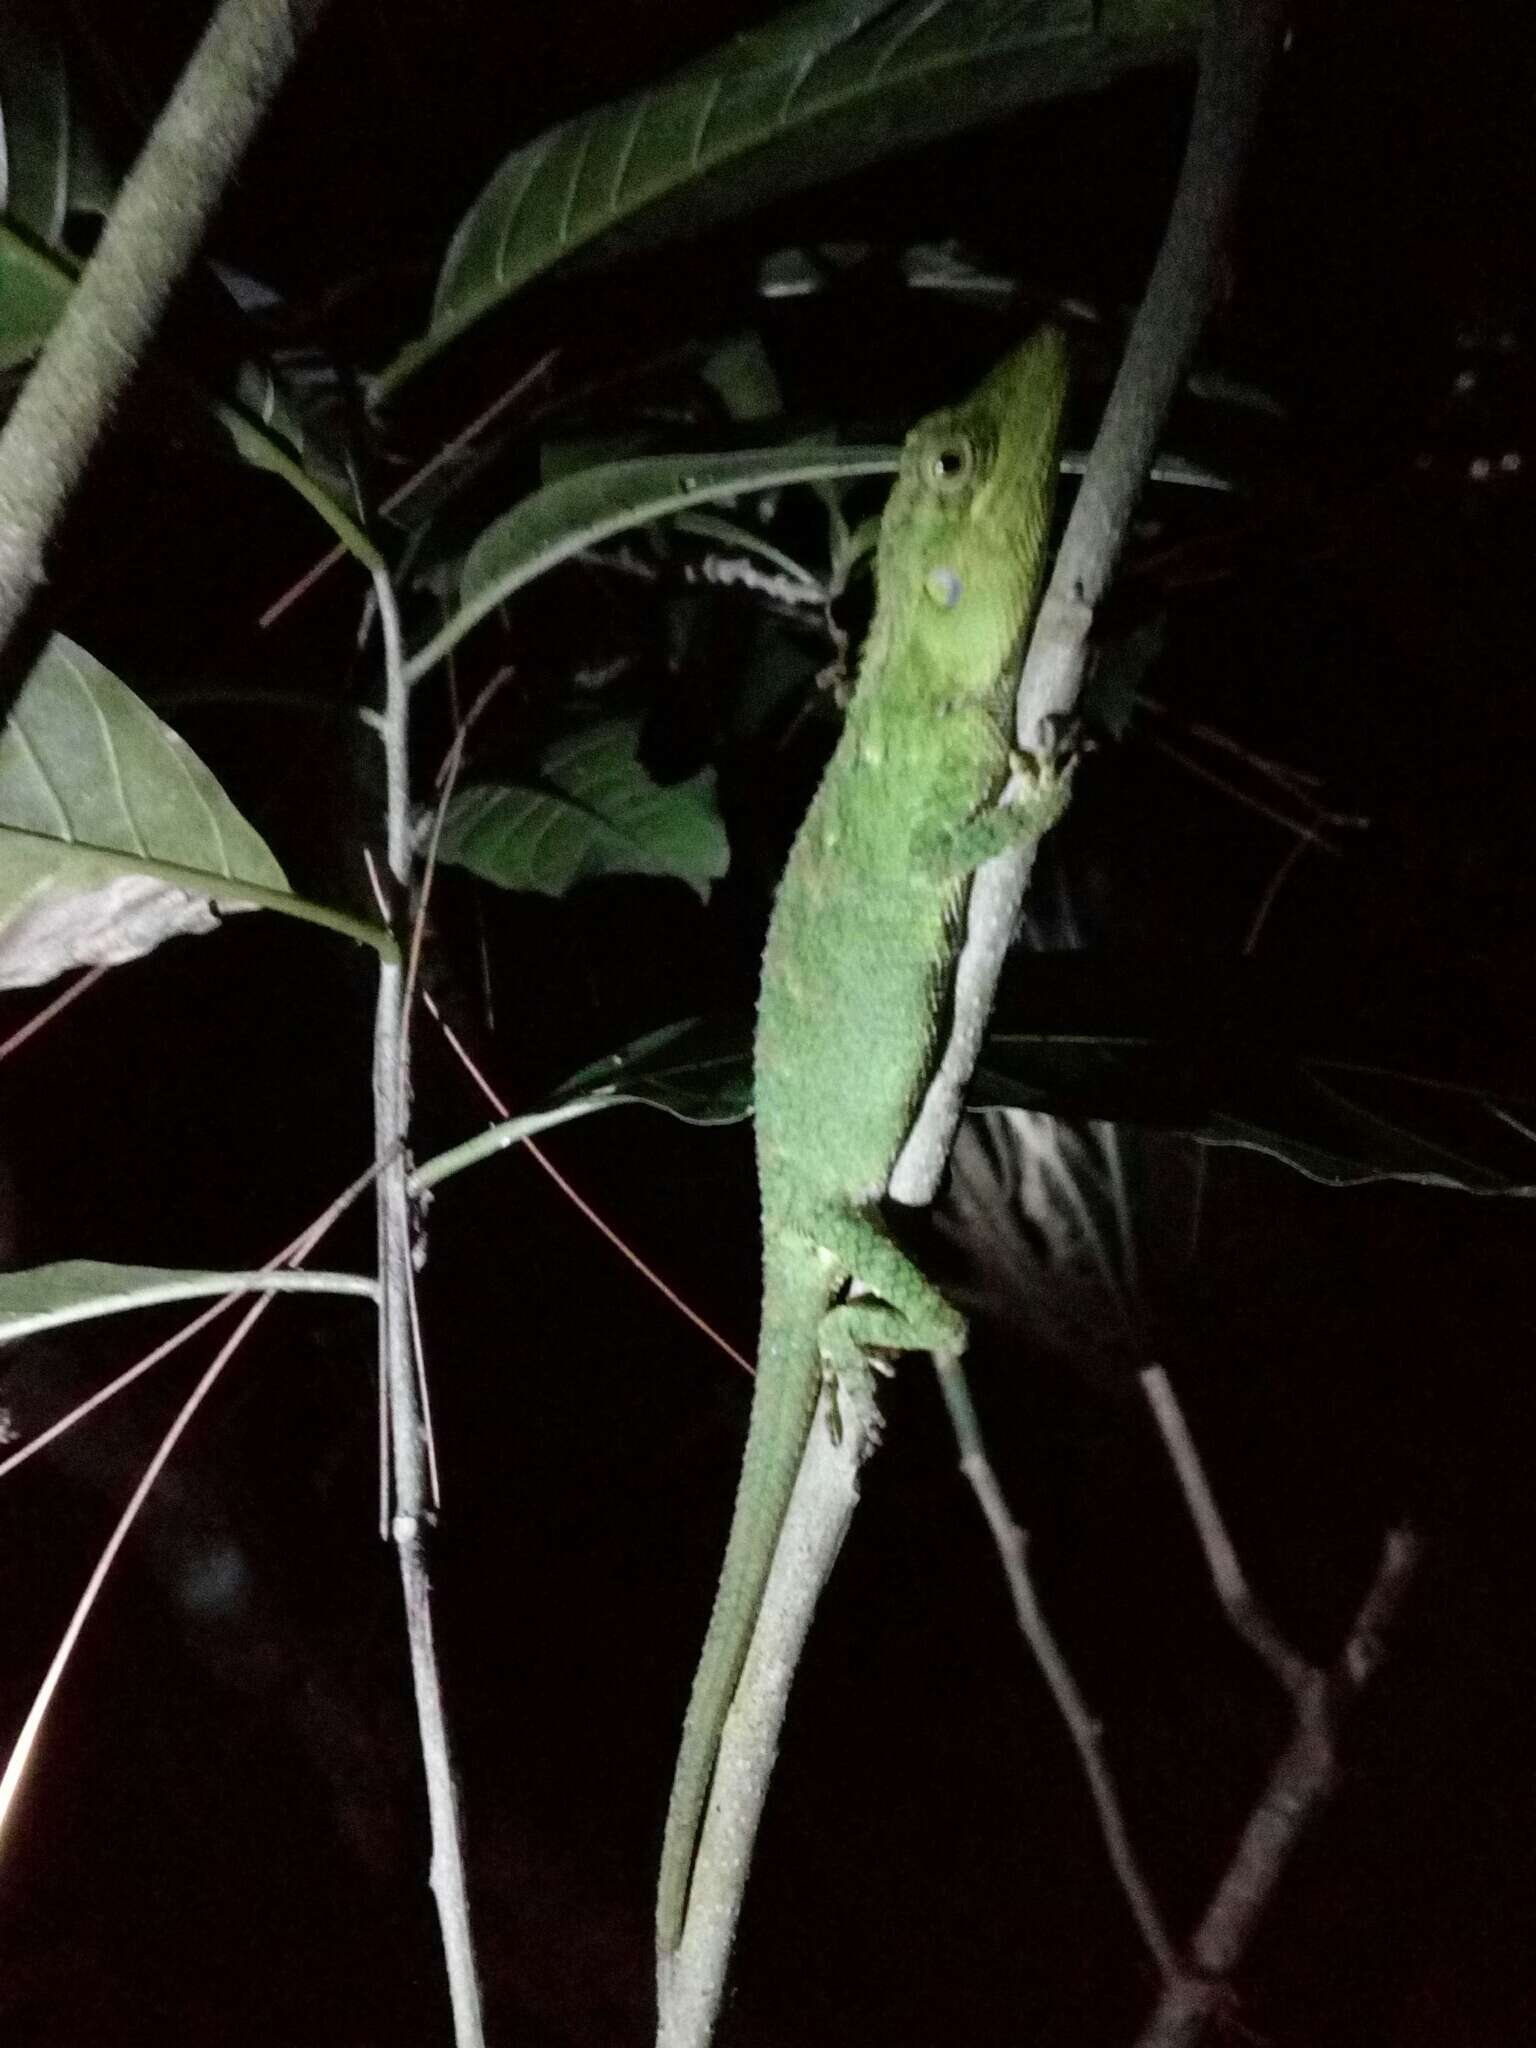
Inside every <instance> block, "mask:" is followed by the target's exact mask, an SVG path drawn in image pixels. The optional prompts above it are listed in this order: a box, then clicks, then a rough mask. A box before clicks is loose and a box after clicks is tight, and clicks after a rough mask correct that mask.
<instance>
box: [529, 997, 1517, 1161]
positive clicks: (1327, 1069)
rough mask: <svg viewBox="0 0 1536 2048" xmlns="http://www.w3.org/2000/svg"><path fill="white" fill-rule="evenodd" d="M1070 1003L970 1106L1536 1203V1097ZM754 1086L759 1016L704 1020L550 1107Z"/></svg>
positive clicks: (716, 1095) (643, 1046)
mask: <svg viewBox="0 0 1536 2048" xmlns="http://www.w3.org/2000/svg"><path fill="white" fill-rule="evenodd" d="M1080 957H1081V956H1079V958H1080ZM1040 964H1041V963H1040V962H1038V961H1036V962H1032V963H1031V972H1032V973H1033V970H1034V968H1036V967H1038V966H1039V965H1040ZM1053 964H1058V965H1059V964H1060V962H1059V961H1058V962H1055V963H1053ZM1071 980H1072V981H1075V980H1076V976H1073V977H1071ZM1069 1003H1070V997H1069ZM1063 1007H1064V1005H1063V1003H1062V1002H1061V1001H1059V1000H1053V1001H1052V1002H1051V1004H1050V1008H1051V1010H1052V1013H1053V1014H1052V1016H1051V1021H1050V1022H1049V1023H1048V1024H1044V1025H1042V1026H1041V1027H1040V1028H1038V1029H1034V1030H1029V1031H1025V1030H1020V1029H1017V1028H1012V1027H1009V1026H1007V1025H1006V1024H1005V1025H1003V1026H1001V1027H999V1028H996V1029H994V1030H993V1031H992V1032H991V1034H990V1035H989V1037H988V1039H987V1041H986V1045H985V1047H984V1049H983V1054H982V1059H981V1062H980V1064H979V1065H978V1067H977V1071H976V1075H975V1078H974V1080H973V1082H972V1085H971V1089H970V1094H969V1098H968V1104H967V1106H968V1107H969V1108H971V1109H974V1110H981V1109H993V1108H1015V1109H1024V1110H1030V1111H1035V1112H1042V1113H1045V1114H1048V1115H1051V1116H1055V1117H1059V1118H1062V1119H1065V1120H1067V1121H1070V1122H1073V1123H1081V1124H1087V1123H1090V1122H1093V1123H1106V1122H1107V1123H1123V1124H1127V1125H1143V1126H1148V1127H1151V1128H1153V1129H1158V1130H1163V1131H1167V1132H1171V1133H1175V1134H1181V1135H1183V1136H1184V1137H1187V1138H1191V1139H1193V1140H1195V1141H1196V1142H1197V1143H1200V1144H1205V1145H1221V1146H1227V1145H1236V1146H1243V1147H1247V1148H1249V1149H1251V1150H1255V1151H1260V1152H1265V1153H1268V1154H1269V1156H1270V1157H1271V1158H1273V1159H1275V1160H1276V1161H1277V1162H1278V1163H1279V1164H1281V1165H1283V1166H1287V1167H1289V1168H1290V1169H1291V1170H1292V1171H1293V1172H1296V1173H1300V1174H1303V1175H1305V1176H1306V1177H1307V1178H1308V1179H1312V1180H1318V1181H1322V1182H1324V1183H1325V1184H1327V1185H1329V1186H1334V1187H1347V1186H1354V1185H1358V1184H1360V1183H1362V1182H1367V1181H1373V1180H1404V1181H1413V1182H1419V1183H1422V1184H1425V1185H1428V1186H1433V1187H1444V1188H1454V1189H1459V1190H1461V1191H1463V1192H1466V1193H1471V1194H1502V1195H1516V1196H1529V1195H1532V1194H1536V1103H1532V1102H1530V1101H1526V1100H1523V1099H1516V1098H1513V1097H1511V1096H1509V1095H1508V1094H1505V1093H1500V1092H1499V1091H1498V1090H1496V1089H1493V1088H1488V1089H1481V1088H1477V1087H1475V1086H1469V1085H1466V1084H1462V1083H1456V1082H1451V1081H1448V1080H1446V1079H1445V1078H1444V1077H1442V1076H1440V1075H1438V1074H1436V1073H1434V1072H1433V1071H1429V1070H1425V1069H1420V1070H1417V1071H1415V1070H1414V1069H1412V1068H1409V1067H1403V1068H1401V1069H1388V1068H1387V1067H1386V1066H1385V1065H1383V1064H1380V1063H1377V1064H1374V1065H1373V1064H1368V1063H1366V1062H1364V1061H1363V1060H1361V1059H1349V1058H1345V1057H1324V1056H1321V1055H1315V1054H1303V1053H1301V1052H1299V1051H1297V1050H1296V1049H1295V1048H1294V1047H1291V1048H1290V1049H1286V1048H1285V1047H1284V1046H1283V1045H1282V1044H1281V1043H1280V1042H1279V1041H1278V1039H1277V1038H1276V1037H1275V1036H1274V1035H1273V1034H1271V1035H1270V1037H1269V1038H1268V1039H1267V1040H1265V1039H1262V1038H1261V1037H1260V1035H1259V1033H1258V1031H1257V1030H1255V1031H1253V1032H1249V1031H1246V1030H1244V1031H1241V1032H1240V1033H1239V1034H1238V1036H1237V1037H1236V1039H1233V1038H1230V1037H1228V1038H1218V1037H1215V1036H1212V1035H1210V1034H1207V1035H1206V1037H1205V1038H1204V1040H1203V1041H1202V1039H1201V1037H1200V1035H1199V1034H1198V1033H1191V1032H1189V1031H1187V1030H1183V1029H1179V1028H1175V1027H1173V1026H1172V1025H1171V1024H1170V1021H1169V1019H1168V1017H1167V1015H1166V1014H1157V1015H1155V1016H1150V1018H1149V1012H1151V1010H1152V1009H1153V1007H1154V1006H1152V1005H1151V1004H1144V1003H1143V1002H1142V1000H1141V997H1140V996H1139V995H1138V994H1137V993H1136V992H1135V991H1134V990H1133V991H1132V994H1131V999H1130V1002H1129V1003H1128V1004H1127V1005H1125V1006H1124V1007H1126V1008H1132V1007H1134V1008H1136V1009H1139V1010H1141V1011H1142V1013H1143V1014H1142V1015H1140V1016H1139V1017H1138V1016H1133V1015H1129V1016H1124V1017H1122V1018H1120V1019H1118V1020H1117V1028H1114V1029H1110V1028H1108V1027H1107V1026H1106V1024H1105V1022H1104V1021H1103V1019H1102V1016H1101V1014H1100V1011H1101V1009H1102V1005H1100V1004H1099V1003H1097V1002H1092V1003H1089V1004H1086V1005H1084V1007H1083V1016H1082V1021H1081V1027H1080V1028H1074V1026H1073V1023H1072V1021H1071V1019H1070V1017H1066V1016H1064V1015H1063V1014H1062V1011H1063ZM1163 1009H1164V1012H1166V1005H1164V1006H1163ZM1138 1026H1140V1027H1141V1028H1137V1027H1138ZM751 1085H752V1084H751V1034H750V1027H749V1025H748V1022H747V1020H746V1019H745V1018H744V1017H743V1018H734V1019H733V1018H699V1019H693V1020H690V1021H689V1022H686V1023H681V1024H674V1025H671V1026H668V1027H667V1028H666V1029H664V1030H662V1031H656V1032H651V1033H649V1034H647V1036H645V1037H644V1038H639V1039H636V1040H635V1041H634V1042H633V1043H632V1044H630V1045H627V1046H623V1047H621V1048H620V1049H619V1050H618V1051H617V1052H614V1053H612V1054H610V1055H609V1056H608V1058H606V1059H604V1060H599V1061H597V1062H595V1063H594V1064H593V1065H592V1066H590V1067H585V1068H583V1069H582V1070H581V1072H580V1073H578V1074H573V1075H572V1076H571V1077H570V1079H569V1080H568V1081H566V1082H565V1083H563V1085H562V1086H561V1087H560V1088H559V1089H558V1090H557V1091H556V1093H555V1095H554V1096H553V1097H552V1098H551V1101H552V1102H553V1103H556V1104H561V1105H575V1104H585V1105H587V1106H590V1107H591V1108H593V1109H598V1108H604V1107H607V1106H609V1105H612V1104H617V1103H623V1102H633V1103H643V1104H645V1105H647V1106H649V1107H652V1108H657V1109H664V1110H666V1111H667V1112H668V1113H669V1114H671V1115H673V1116H678V1117H682V1118H684V1119H686V1120H687V1121H689V1122H691V1123H729V1122H732V1121H734V1120H736V1119H738V1118H740V1117H743V1116H746V1115H749V1114H750V1105H751Z"/></svg>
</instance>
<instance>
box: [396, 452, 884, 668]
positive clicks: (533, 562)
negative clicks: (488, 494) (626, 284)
mask: <svg viewBox="0 0 1536 2048" xmlns="http://www.w3.org/2000/svg"><path fill="white" fill-rule="evenodd" d="M900 455H901V451H900V449H898V448H831V447H827V446H825V445H818V446H805V445H800V446H790V447H785V448H748V449H744V450H739V451H738V452H737V453H735V454H733V455H697V456H694V455H644V456H639V457H637V458H636V459H635V460H633V461H630V462H605V463H601V464H599V465H598V466H597V467H595V468H592V469H583V470H581V471H579V472H578V473H577V474H576V475H574V476H565V477H561V478H560V479H559V480H558V481H557V482H555V483H551V484H546V485H544V487H543V488H542V489H541V490H537V491H534V492H532V493H530V495H529V496H528V497H526V498H524V499H523V501H522V502H521V504H518V505H514V506H513V508H512V510H511V511H510V512H505V513H503V514H502V516H501V517H500V518H499V519H497V520H495V521H493V523H492V524H491V525H490V526H488V527H487V528H486V529H485V531H484V532H483V533H482V534H481V535H480V536H479V538H478V539H477V540H476V541H475V543H474V545H473V547H471V549H470V550H469V553H468V555H467V556H466V557H465V561H464V568H463V573H462V574H461V576H460V579H459V609H458V610H457V611H456V612H455V613H454V615H453V617H452V618H451V619H449V620H448V621H447V623H446V624H445V625H444V626H443V627H442V628H441V629H440V630H439V631H438V632H437V633H435V634H434V635H433V637H432V638H431V639H430V640H429V641H428V642H427V644H426V646H425V647H423V648H421V649H420V650H419V651H418V652H417V653H415V654H413V655H412V656H411V658H410V660H409V661H408V662H407V663H406V665H405V674H406V679H407V681H408V682H412V683H414V682H418V681H420V679H421V677H422V676H424V675H425V674H426V673H427V672H428V670H429V669H431V668H433V667H435V666H436V664H437V663H438V662H439V661H441V660H442V659H443V657H444V655H446V654H447V653H449V652H450V650H451V649H453V648H454V647H456V646H457V645H458V643H459V641H460V640H462V639H463V638H464V635H465V634H466V633H467V632H469V630H470V629H471V627H473V626H476V625H478V624H479V622H480V620H481V619H483V618H484V617H485V616H486V615H487V613H489V612H492V611H494V610H495V609H496V607H497V606H498V605H500V604H503V603H505V601H506V600H507V598H509V597H510V596H511V595H512V593H513V592H514V591H516V590H520V589H521V588H522V587H523V585H524V584H525V583H531V582H532V581H533V580H534V578H535V577H537V576H542V575H544V574H545V572H546V571H547V570H550V569H553V568H555V567H556V566H557V565H558V564H559V563H561V562H565V561H569V560H570V558H571V557H572V556H573V555H576V554H580V553H581V552H582V550H583V549H585V548H589V547H592V546H595V545H596V543H597V542H599V541H603V540H611V539H612V538H613V536H614V535H615V534H618V533H624V532H626V531H628V530H629V529H630V528H631V527H635V526H643V525H645V524H646V522H647V521H648V520H651V519H660V518H663V517H665V516H666V515H667V514H669V513H672V512H680V511H682V510H683V509H684V507H686V506H693V505H703V504H709V503H711V502H712V501H714V500H717V499H720V498H734V497H737V496H739V495H740V493H741V492H743V491H752V490H767V489H771V488H773V487H775V486H777V485H779V484H792V483H807V482H811V481H814V480H815V479H816V478H819V477H829V476H875V475H879V474H882V473H885V472H889V471H891V470H894V469H895V468H896V466H897V463H898V461H899V460H900Z"/></svg>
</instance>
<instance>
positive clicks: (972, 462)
mask: <svg viewBox="0 0 1536 2048" xmlns="http://www.w3.org/2000/svg"><path fill="white" fill-rule="evenodd" d="M975 467H976V450H975V448H974V447H973V446H972V445H971V442H970V440H969V439H968V438H966V437H965V436H964V435H960V434H957V435H955V437H954V438H953V439H952V440H948V441H941V442H940V443H939V445H938V447H937V448H935V449H934V451H933V453H932V454H931V455H930V456H929V458H928V481H929V482H930V483H931V484H932V485H933V486H934V487H935V489H937V490H940V491H943V492H945V493H949V492H952V491H958V490H960V489H962V488H963V487H964V486H965V485H966V484H968V483H969V482H970V480H971V474H972V472H973V471H974V469H975Z"/></svg>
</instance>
